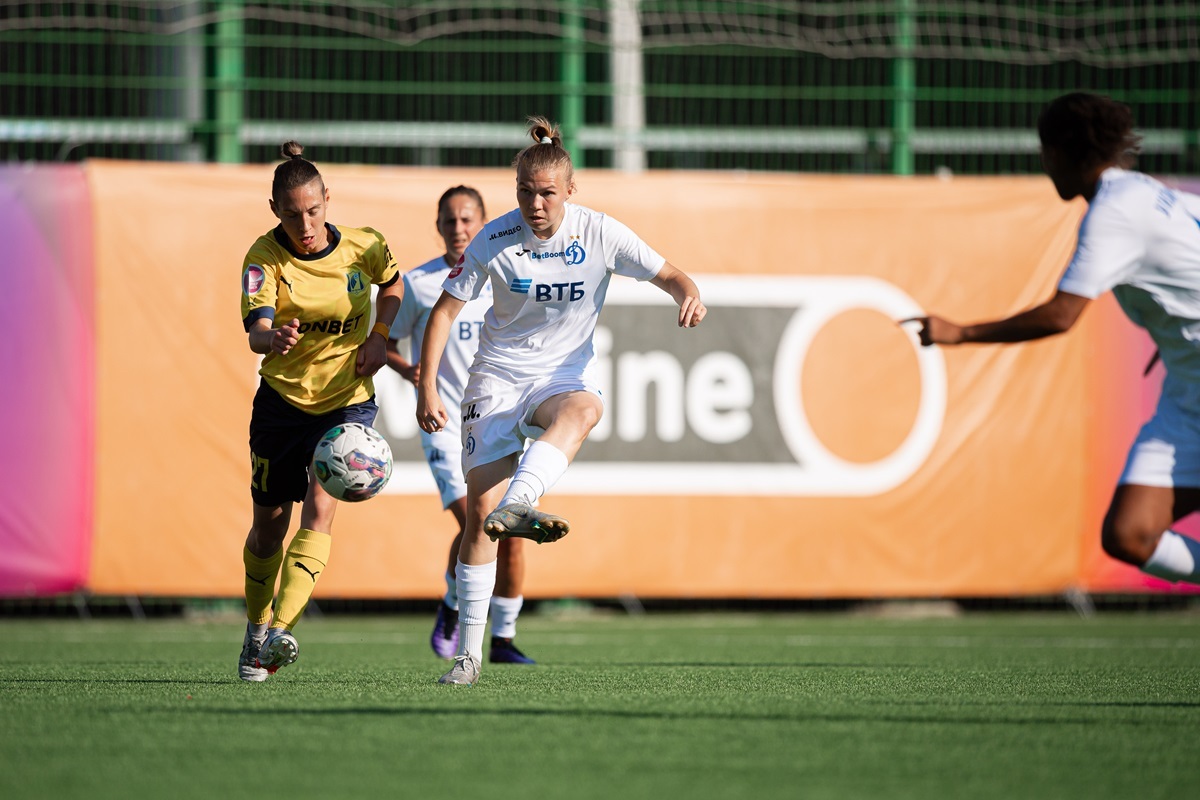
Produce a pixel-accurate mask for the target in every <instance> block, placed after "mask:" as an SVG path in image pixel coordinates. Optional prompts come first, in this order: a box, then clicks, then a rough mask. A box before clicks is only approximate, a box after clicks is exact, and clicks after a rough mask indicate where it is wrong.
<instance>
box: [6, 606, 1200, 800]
mask: <svg viewBox="0 0 1200 800" xmlns="http://www.w3.org/2000/svg"><path fill="white" fill-rule="evenodd" d="M431 622H432V620H431V619H425V618H424V617H413V616H396V617H369V618H362V617H353V616H347V617H330V616H326V617H324V618H321V619H311V620H310V619H306V620H305V621H304V622H302V623H301V624H300V625H299V626H298V627H297V630H296V634H297V637H298V639H299V641H300V648H301V650H300V660H299V661H298V662H297V663H296V664H294V665H292V666H290V667H286V668H284V669H283V670H281V671H280V672H279V673H278V674H277V675H276V676H275V677H273V678H271V679H270V680H269V681H267V682H266V683H262V684H246V683H243V682H241V681H239V680H238V679H237V677H236V662H237V656H238V653H239V651H240V648H241V639H242V628H241V624H240V623H239V621H238V620H237V619H233V618H230V619H220V620H215V619H206V620H201V621H192V620H167V621H153V620H151V621H105V620H94V621H61V620H49V621H47V620H36V621H35V620H11V619H10V620H5V621H0V797H3V798H7V799H8V800H15V799H16V798H34V797H38V798H40V797H46V798H51V797H54V798H60V797H73V798H108V797H112V798H128V797H135V796H140V797H163V798H168V797H169V798H193V797H194V798H229V797H252V796H253V797H263V796H266V797H279V798H289V799H290V798H326V797H397V798H410V797H411V798H417V797H421V798H424V797H462V798H521V799H522V800H540V799H541V798H571V800H575V799H576V798H606V799H610V798H611V799H613V800H617V799H620V800H624V798H655V800H659V799H660V798H665V800H691V798H743V797H744V798H775V797H779V798H783V797H787V798H824V797H828V798H845V797H870V798H909V797H911V798H939V797H972V798H974V797H978V798H1017V797H1046V798H1074V797H1079V798H1131V797H1138V798H1156V797H1162V798H1167V797H1177V796H1188V795H1190V794H1191V793H1192V792H1194V791H1195V789H1196V786H1197V779H1198V778H1200V757H1198V756H1197V755H1196V741H1197V737H1198V735H1200V616H1196V615H1194V614H1189V613H1159V614H1132V613H1128V614H1116V613H1111V614H1103V613H1102V614H1100V615H1097V616H1096V617H1094V618H1091V619H1082V618H1080V617H1077V616H1074V615H1069V614H1066V613H1057V612H1045V613H1022V614H1016V613H1010V614H967V615H964V616H959V617H956V618H949V619H887V618H879V617H868V616H856V615H850V614H841V613H827V614H733V613H729V614H684V613H658V614H649V615H644V616H624V615H617V614H596V615H590V616H581V617H579V618H576V619H564V618H554V617H547V616H539V615H536V614H531V615H526V616H525V617H523V618H522V619H521V622H520V635H519V638H518V643H519V644H520V645H521V646H522V647H523V648H524V649H525V650H526V652H527V653H529V654H530V655H531V656H533V657H535V658H537V659H538V660H539V662H540V663H539V664H538V665H537V666H535V667H524V666H507V665H489V664H487V663H485V664H484V671H483V677H482V679H481V680H480V682H479V684H478V685H476V686H474V687H458V686H439V685H437V684H436V683H435V681H436V679H437V677H438V676H439V675H440V674H441V673H442V672H443V671H444V670H445V668H446V665H445V663H444V662H441V661H439V660H437V659H436V658H434V656H433V655H432V654H431V653H430V652H429V650H428V645H427V642H426V639H427V636H428V630H429V626H430V624H431Z"/></svg>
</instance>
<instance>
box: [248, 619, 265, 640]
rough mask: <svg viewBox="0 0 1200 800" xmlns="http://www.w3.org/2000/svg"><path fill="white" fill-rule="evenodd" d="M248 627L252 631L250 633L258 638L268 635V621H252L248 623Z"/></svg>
mask: <svg viewBox="0 0 1200 800" xmlns="http://www.w3.org/2000/svg"><path fill="white" fill-rule="evenodd" d="M246 628H247V629H248V630H249V631H250V635H251V636H253V637H255V638H256V639H257V638H258V637H260V636H266V635H267V623H265V622H261V623H254V622H250V623H247V624H246Z"/></svg>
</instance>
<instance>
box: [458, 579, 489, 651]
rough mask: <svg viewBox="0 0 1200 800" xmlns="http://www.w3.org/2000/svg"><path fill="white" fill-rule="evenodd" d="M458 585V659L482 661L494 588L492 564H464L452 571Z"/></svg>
mask: <svg viewBox="0 0 1200 800" xmlns="http://www.w3.org/2000/svg"><path fill="white" fill-rule="evenodd" d="M454 574H455V576H456V577H457V579H458V580H457V581H456V583H457V584H458V655H460V656H462V655H469V656H471V657H472V658H474V659H475V660H476V661H482V660H483V634H484V630H485V629H486V628H487V617H488V606H489V605H490V604H491V600H492V592H493V591H494V590H495V588H496V562H495V561H491V562H489V563H487V564H464V563H462V561H459V562H458V566H457V567H455V569H454Z"/></svg>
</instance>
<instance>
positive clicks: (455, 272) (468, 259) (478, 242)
mask: <svg viewBox="0 0 1200 800" xmlns="http://www.w3.org/2000/svg"><path fill="white" fill-rule="evenodd" d="M487 247H488V243H487V242H486V241H484V237H483V236H476V237H475V238H474V239H472V240H471V243H470V244H469V245H467V251H466V252H465V253H463V254H462V257H461V258H459V259H458V263H457V264H455V265H454V268H453V269H452V270H450V274H449V275H447V276H446V280H444V281H442V288H443V289H445V290H446V291H447V292H449V293H450V294H451V295H453V296H454V297H457V298H458V299H459V300H462V301H463V302H470V301H471V300H474V299H475V298H476V297H479V293H480V292H482V291H483V287H484V285H486V284H487V281H488V274H487V270H486V269H485V268H484V264H486V263H487V258H488V249H487Z"/></svg>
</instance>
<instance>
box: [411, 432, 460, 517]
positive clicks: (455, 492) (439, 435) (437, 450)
mask: <svg viewBox="0 0 1200 800" xmlns="http://www.w3.org/2000/svg"><path fill="white" fill-rule="evenodd" d="M421 447H422V448H423V449H424V450H425V462H426V463H427V464H429V471H430V472H431V473H433V480H434V482H435V483H437V487H438V493H439V494H440V495H441V496H442V508H449V507H450V504H451V503H453V502H454V501H455V500H457V499H459V498H460V497H466V496H467V481H466V479H465V478H464V477H463V466H462V434H460V433H459V425H458V424H457V421H456V420H454V419H453V418H451V420H450V423H449V424H448V425H447V426H446V427H445V428H442V429H441V430H440V431H436V432H434V433H424V432H422V433H421Z"/></svg>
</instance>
